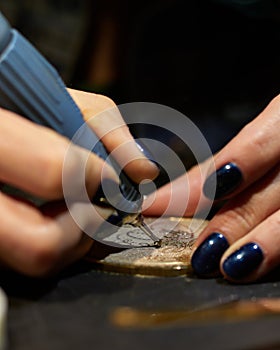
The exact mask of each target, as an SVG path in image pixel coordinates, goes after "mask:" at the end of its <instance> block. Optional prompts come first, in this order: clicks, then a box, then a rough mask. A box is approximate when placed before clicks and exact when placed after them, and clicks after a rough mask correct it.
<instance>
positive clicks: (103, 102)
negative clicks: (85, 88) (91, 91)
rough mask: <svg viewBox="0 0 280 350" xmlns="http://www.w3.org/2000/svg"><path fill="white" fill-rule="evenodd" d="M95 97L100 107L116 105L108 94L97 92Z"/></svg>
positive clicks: (105, 107)
mask: <svg viewBox="0 0 280 350" xmlns="http://www.w3.org/2000/svg"><path fill="white" fill-rule="evenodd" d="M96 98H97V100H98V101H97V102H98V103H99V105H100V107H102V108H104V109H107V108H112V107H115V106H116V104H115V102H114V101H113V100H112V99H111V98H110V97H108V96H105V95H100V94H97V95H96Z"/></svg>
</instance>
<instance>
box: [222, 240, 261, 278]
mask: <svg viewBox="0 0 280 350" xmlns="http://www.w3.org/2000/svg"><path fill="white" fill-rule="evenodd" d="M262 260H263V252H262V250H261V248H260V247H259V246H258V245H257V244H256V243H247V244H245V245H244V246H243V247H241V248H240V249H238V250H237V251H236V252H234V253H232V254H231V255H230V256H229V257H228V258H227V259H226V260H225V261H224V263H223V270H224V272H225V273H226V274H227V276H228V277H230V278H232V279H235V280H240V279H242V278H244V277H246V276H248V275H250V273H251V272H253V271H254V270H255V269H256V268H257V267H258V266H259V265H260V264H261V262H262Z"/></svg>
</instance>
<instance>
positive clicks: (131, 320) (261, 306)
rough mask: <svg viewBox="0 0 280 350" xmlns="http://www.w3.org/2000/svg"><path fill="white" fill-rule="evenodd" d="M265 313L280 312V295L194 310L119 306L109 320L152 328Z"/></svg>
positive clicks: (260, 315) (120, 324)
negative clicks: (148, 309) (160, 309)
mask: <svg viewBox="0 0 280 350" xmlns="http://www.w3.org/2000/svg"><path fill="white" fill-rule="evenodd" d="M265 315H278V316H279V315H280V298H263V299H251V300H240V301H238V300H237V301H232V302H231V301H230V302H225V303H221V304H220V305H213V306H211V305H209V306H207V305H206V306H202V307H200V308H198V309H194V310H192V309H190V310H174V311H170V310H166V311H157V310H152V311H145V310H141V309H136V308H131V307H119V308H117V309H115V310H114V311H113V313H112V314H111V316H110V320H111V322H112V323H113V324H114V325H115V326H118V327H121V328H152V327H158V326H164V325H167V324H174V323H180V324H184V325H186V326H188V325H189V326H193V325H197V324H200V325H201V324H209V323H214V322H220V323H224V322H240V321H246V320H250V319H256V318H259V317H263V316H265Z"/></svg>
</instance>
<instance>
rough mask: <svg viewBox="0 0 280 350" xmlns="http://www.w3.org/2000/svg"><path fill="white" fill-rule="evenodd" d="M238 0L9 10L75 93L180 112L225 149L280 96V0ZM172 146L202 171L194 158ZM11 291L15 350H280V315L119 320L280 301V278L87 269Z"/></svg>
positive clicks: (13, 283) (11, 3)
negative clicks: (115, 321)
mask: <svg viewBox="0 0 280 350" xmlns="http://www.w3.org/2000/svg"><path fill="white" fill-rule="evenodd" d="M237 3H239V2H238V1H225V0H224V1H218V0H217V1H211V0H208V1H202V0H196V1H179V0H174V1H171V0H170V1H169V0H158V1H157V0H150V1H137V0H135V1H130V2H129V1H125V0H122V1H113V0H112V1H109V0H104V1H85V0H61V1H58V0H56V1H52V0H49V1H47V0H45V1H43V0H36V1H28V0H18V1H16V0H1V3H0V9H1V10H2V11H3V13H4V14H5V15H6V16H7V17H8V18H9V20H10V21H11V23H12V24H13V25H14V26H15V27H16V28H18V29H19V30H20V31H22V33H24V34H25V36H26V37H28V38H29V40H30V41H31V42H33V43H34V44H35V46H37V47H38V48H39V49H40V51H41V52H43V53H44V54H45V55H46V56H47V58H48V59H49V60H50V61H51V62H52V63H53V64H54V65H55V67H56V68H57V69H58V71H59V72H60V74H61V75H62V77H63V79H64V80H65V82H66V84H67V85H68V86H71V87H74V88H78V89H85V90H87V91H94V92H99V93H103V94H106V95H108V96H110V97H112V98H113V99H114V100H115V101H116V103H118V104H120V103H125V102H133V101H147V102H156V103H161V104H164V105H167V106H169V107H173V108H175V109H177V110H179V111H180V112H182V113H184V114H185V115H186V116H187V117H189V118H191V119H192V120H193V121H194V122H195V123H196V124H197V125H198V126H199V127H200V128H201V130H202V132H203V134H204V135H205V137H206V139H207V140H208V142H209V144H210V146H211V148H212V150H213V151H216V150H218V149H220V148H221V147H222V146H223V145H224V144H225V143H226V142H227V141H228V140H229V139H230V138H231V137H232V136H233V135H235V134H236V132H237V131H238V130H239V129H240V128H241V127H242V126H243V125H244V124H245V123H247V122H248V121H250V120H251V119H252V118H254V117H255V116H256V115H257V114H258V113H259V112H260V111H261V110H262V109H263V108H264V107H265V106H266V104H267V103H268V102H269V101H270V100H271V99H272V98H273V97H274V96H276V95H277V94H278V93H279V81H280V68H279V62H280V35H279V26H280V24H279V13H280V11H279V10H280V8H279V1H269V0H267V1H266V0H265V1H255V2H253V3H252V4H250V3H248V4H247V5H244V4H243V5H242V4H239V5H238V4H237ZM134 132H135V133H137V130H134ZM145 132H147V133H148V134H149V133H150V132H151V131H150V130H147V129H145ZM152 132H153V133H156V130H152ZM148 136H149V135H148ZM152 136H154V137H156V135H152ZM169 138H170V136H168V135H167V140H166V142H167V143H168V142H170V139H169ZM173 147H174V148H175V149H176V147H177V149H178V150H179V153H180V156H181V157H182V158H183V159H184V161H185V162H186V164H187V167H188V166H191V163H192V160H191V161H189V158H188V157H189V154H188V153H187V152H186V151H185V150H184V149H182V148H181V147H180V146H176V144H174V142H173ZM0 286H2V287H3V288H4V290H5V291H6V293H7V294H8V296H9V319H8V321H9V322H8V333H9V343H10V349H12V350H25V349H26V350H27V349H28V350H33V349H34V350H35V349H36V350H38V349H42V350H45V349H48V350H49V349H52V350H53V349H55V350H56V349H58V350H64V349H67V350H72V349H73V350H74V349H99V350H100V349H101V350H103V349H104V350H109V349H111V348H112V349H116V350H119V349H120V350H121V349H124V350H126V349H132V348H133V349H135V350H138V349H139V350H140V349H141V350H142V349H161V350H169V349H203V350H204V349H207V348H210V349H221V350H226V349H234V350H237V349H247V350H251V349H257V350H258V349H259V350H262V349H266V350H269V349H270V350H272V349H279V348H280V335H279V316H274V317H272V316H267V317H264V318H261V319H256V320H251V321H246V322H238V323H234V324H228V323H224V322H217V323H214V324H211V325H206V326H203V325H197V326H191V327H187V326H186V325H184V324H181V325H173V324H168V325H166V326H165V327H161V328H157V329H148V330H143V329H142V330H141V329H140V330H120V329H118V328H116V327H114V326H113V325H112V324H111V323H110V322H109V316H110V314H111V312H112V311H113V310H115V308H116V307H118V306H125V305H127V306H132V307H141V308H144V309H148V310H158V309H160V310H166V309H171V310H174V309H185V308H193V307H196V306H198V305H203V304H204V303H206V302H209V301H217V302H219V300H222V298H224V297H228V296H230V295H235V296H237V297H239V298H241V299H248V298H251V297H279V296H280V290H279V273H278V272H276V273H275V274H274V276H273V278H268V279H266V280H265V281H260V282H258V283H257V284H253V285H245V286H235V285H231V284H229V283H227V282H225V281H223V280H222V279H210V280H201V279H197V278H195V277H194V276H192V277H186V276H181V277H172V278H171V277H170V278H168V277H165V278H164V277H149V278H143V277H140V276H129V275H122V274H112V273H105V272H102V271H98V270H96V269H95V267H94V266H92V265H88V264H85V263H83V262H80V263H78V264H75V265H74V266H72V267H70V268H69V269H68V270H66V271H65V272H64V273H63V274H61V275H59V276H57V277H55V278H53V279H49V280H33V279H28V278H24V277H22V276H18V275H16V274H12V273H7V274H4V273H1V276H0Z"/></svg>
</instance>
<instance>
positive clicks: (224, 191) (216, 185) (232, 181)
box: [203, 163, 243, 199]
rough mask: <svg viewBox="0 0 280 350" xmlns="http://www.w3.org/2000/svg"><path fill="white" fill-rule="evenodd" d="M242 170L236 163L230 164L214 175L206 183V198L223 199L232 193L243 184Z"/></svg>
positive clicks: (204, 189) (204, 188) (204, 187)
mask: <svg viewBox="0 0 280 350" xmlns="http://www.w3.org/2000/svg"><path fill="white" fill-rule="evenodd" d="M242 180H243V177H242V173H241V171H240V169H239V168H238V167H237V165H236V164H234V163H228V164H226V165H224V166H222V167H221V168H220V169H218V170H217V171H216V172H214V173H212V174H211V175H210V176H209V177H208V178H207V179H206V181H205V183H204V186H203V192H204V194H205V196H206V197H208V198H210V199H211V198H213V195H214V199H220V198H223V197H225V196H227V195H229V194H230V193H232V192H233V191H234V190H235V189H236V188H237V187H238V186H239V185H240V183H241V182H242Z"/></svg>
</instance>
